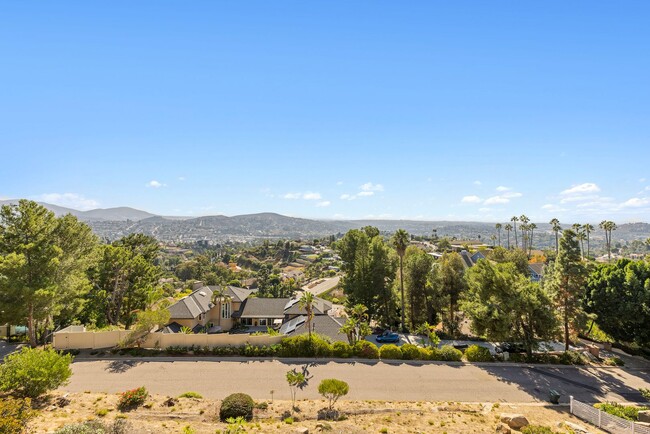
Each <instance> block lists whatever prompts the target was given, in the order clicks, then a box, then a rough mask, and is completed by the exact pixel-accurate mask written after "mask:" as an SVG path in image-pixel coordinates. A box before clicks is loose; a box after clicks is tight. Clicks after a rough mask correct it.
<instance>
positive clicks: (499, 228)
mask: <svg viewBox="0 0 650 434" xmlns="http://www.w3.org/2000/svg"><path fill="white" fill-rule="evenodd" d="M494 227H495V228H496V230H497V237H498V239H499V247H500V246H501V228H502V227H503V225H502V224H501V223H497V224H495V225H494Z"/></svg>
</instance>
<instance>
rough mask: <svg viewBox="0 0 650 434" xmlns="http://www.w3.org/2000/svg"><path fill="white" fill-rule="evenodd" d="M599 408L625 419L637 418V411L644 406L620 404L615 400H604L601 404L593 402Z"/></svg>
mask: <svg viewBox="0 0 650 434" xmlns="http://www.w3.org/2000/svg"><path fill="white" fill-rule="evenodd" d="M594 407H596V408H597V409H599V410H602V411H604V412H605V413H609V414H613V415H614V416H618V417H620V418H622V419H626V420H639V411H640V410H645V408H644V407H637V406H634V405H622V404H619V403H617V402H605V403H602V404H594Z"/></svg>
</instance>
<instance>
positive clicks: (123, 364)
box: [106, 360, 143, 374]
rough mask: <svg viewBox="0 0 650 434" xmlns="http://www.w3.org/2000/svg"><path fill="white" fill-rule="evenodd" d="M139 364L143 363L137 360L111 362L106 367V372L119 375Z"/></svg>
mask: <svg viewBox="0 0 650 434" xmlns="http://www.w3.org/2000/svg"><path fill="white" fill-rule="evenodd" d="M141 363H143V362H141V361H139V360H112V361H111V362H110V363H109V364H108V366H106V370H107V371H108V372H110V373H112V374H121V373H123V372H126V371H128V370H129V369H131V368H133V367H135V366H138V365H139V364H141Z"/></svg>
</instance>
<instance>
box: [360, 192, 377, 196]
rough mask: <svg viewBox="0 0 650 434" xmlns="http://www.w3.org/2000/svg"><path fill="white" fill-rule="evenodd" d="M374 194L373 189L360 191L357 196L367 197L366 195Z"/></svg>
mask: <svg viewBox="0 0 650 434" xmlns="http://www.w3.org/2000/svg"><path fill="white" fill-rule="evenodd" d="M374 194H375V192H374V191H360V192H359V193H358V194H357V196H359V197H368V196H373V195H374Z"/></svg>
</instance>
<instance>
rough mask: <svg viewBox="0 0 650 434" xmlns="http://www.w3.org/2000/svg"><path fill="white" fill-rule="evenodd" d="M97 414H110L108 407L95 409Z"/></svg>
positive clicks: (102, 415)
mask: <svg viewBox="0 0 650 434" xmlns="http://www.w3.org/2000/svg"><path fill="white" fill-rule="evenodd" d="M95 414H96V415H97V416H99V417H104V416H106V415H107V414H108V409H107V408H98V409H97V410H95Z"/></svg>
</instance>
